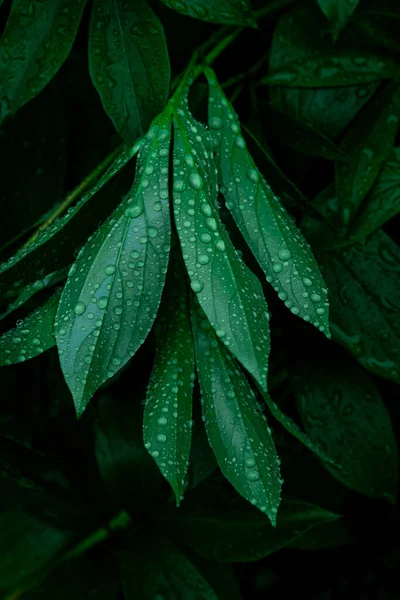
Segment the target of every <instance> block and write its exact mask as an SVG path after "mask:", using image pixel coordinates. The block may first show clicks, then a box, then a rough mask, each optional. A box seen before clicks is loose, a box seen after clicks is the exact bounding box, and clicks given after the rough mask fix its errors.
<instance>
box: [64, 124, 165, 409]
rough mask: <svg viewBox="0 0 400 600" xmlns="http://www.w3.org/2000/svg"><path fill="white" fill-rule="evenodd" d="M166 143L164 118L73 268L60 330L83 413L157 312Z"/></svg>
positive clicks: (162, 252) (162, 257)
mask: <svg viewBox="0 0 400 600" xmlns="http://www.w3.org/2000/svg"><path fill="white" fill-rule="evenodd" d="M169 143H170V123H169V120H168V117H164V116H163V115H161V116H160V117H159V118H157V119H156V120H155V122H154V124H153V126H152V128H151V129H150V130H149V133H148V134H147V138H146V141H145V142H144V143H143V145H142V146H141V150H140V153H139V157H138V165H137V170H136V178H135V182H134V184H133V186H132V188H131V190H130V191H129V192H128V194H127V195H126V196H125V198H124V199H123V201H122V202H121V204H120V205H119V206H118V208H117V209H116V210H115V211H114V213H113V214H112V215H111V216H110V218H109V219H108V220H107V221H106V222H105V223H104V224H103V225H102V226H101V227H100V228H99V229H98V230H97V231H96V232H95V234H93V236H92V237H91V238H89V240H88V242H87V244H86V245H85V246H84V247H83V248H82V250H81V251H80V253H79V255H78V258H77V260H76V262H75V263H74V265H73V266H72V268H71V270H70V272H69V276H68V280H67V283H66V286H65V288H64V291H63V295H62V297H61V301H60V306H59V311H58V314H57V322H56V327H55V331H56V339H57V345H58V349H59V355H60V362H61V367H62V370H63V373H64V377H65V380H66V382H67V384H68V386H69V388H70V390H71V393H72V395H73V398H74V402H75V408H76V412H77V414H78V415H81V414H82V412H83V411H84V410H85V408H86V405H87V403H88V402H89V400H90V398H91V397H92V396H93V394H94V392H95V391H96V390H97V389H98V388H99V387H100V385H101V384H102V383H104V381H106V380H107V379H108V378H110V377H112V376H113V375H115V373H116V372H117V371H119V370H120V369H121V367H123V366H124V365H125V364H126V363H127V361H128V360H129V359H130V358H131V357H132V356H133V355H134V354H135V352H136V350H137V349H138V348H139V346H141V344H142V343H143V341H144V340H145V338H146V336H147V334H148V332H149V331H150V328H151V326H152V324H153V322H154V319H155V316H156V314H157V310H158V306H159V303H160V299H161V292H162V289H163V283H164V279H165V273H166V269H167V265H168V257H169V237H170V221H169V205H168V155H169ZM156 192H157V194H156Z"/></svg>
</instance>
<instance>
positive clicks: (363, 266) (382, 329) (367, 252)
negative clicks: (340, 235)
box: [320, 231, 400, 383]
mask: <svg viewBox="0 0 400 600" xmlns="http://www.w3.org/2000/svg"><path fill="white" fill-rule="evenodd" d="M320 263H321V265H323V267H324V269H323V273H324V277H325V279H326V282H327V285H328V286H329V290H330V293H329V300H330V305H331V331H332V336H333V338H334V339H335V340H336V341H338V342H339V343H340V344H342V345H343V346H345V347H346V348H347V349H348V350H349V351H350V352H351V353H352V354H353V355H354V356H355V358H356V359H357V360H358V361H359V362H360V363H361V364H362V365H363V367H365V368H366V369H368V370H369V371H371V372H372V373H375V374H376V375H380V376H381V377H385V378H387V379H392V380H393V381H397V382H398V383H400V321H399V306H400V249H399V247H398V246H397V245H396V244H395V243H394V242H393V241H392V240H391V239H390V238H389V237H388V236H387V235H386V234H385V233H384V232H383V231H377V232H376V233H375V234H374V235H373V236H372V237H371V238H370V239H369V240H368V242H367V243H366V244H365V246H362V247H359V246H352V247H351V248H349V249H345V250H344V251H342V252H340V253H337V254H336V255H335V254H321V256H320Z"/></svg>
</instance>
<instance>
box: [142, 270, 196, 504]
mask: <svg viewBox="0 0 400 600" xmlns="http://www.w3.org/2000/svg"><path fill="white" fill-rule="evenodd" d="M175 269H177V265H176V263H175ZM179 275H181V276H180V277H179ZM183 275H184V273H183ZM166 292H167V294H165V296H164V297H163V305H162V307H161V311H160V314H159V316H158V318H157V321H156V341H157V353H156V358H155V363H154V366H153V371H152V374H151V379H150V383H149V387H148V390H147V397H146V406H145V410H144V417H143V440H144V445H145V448H146V449H147V450H148V451H149V453H150V455H151V456H152V457H153V458H154V460H155V461H156V463H157V465H158V467H159V469H160V471H161V473H162V474H163V475H164V477H165V479H166V480H167V481H169V483H170V484H171V487H172V489H173V490H174V492H175V496H176V502H177V505H178V506H179V504H180V501H181V500H182V498H183V492H184V489H185V484H186V474H187V469H188V465H189V454H190V444H191V437H192V431H191V428H192V420H191V419H192V394H193V382H194V348H193V340H192V332H191V329H190V316H189V303H188V296H187V290H186V281H185V277H184V276H182V272H181V271H180V270H178V271H177V273H176V275H175V277H173V276H172V274H171V279H170V281H169V282H168V284H167V288H166Z"/></svg>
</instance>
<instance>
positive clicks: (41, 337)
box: [0, 289, 61, 366]
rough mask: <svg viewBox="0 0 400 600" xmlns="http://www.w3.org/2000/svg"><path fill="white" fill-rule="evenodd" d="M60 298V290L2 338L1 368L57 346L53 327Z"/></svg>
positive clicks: (0, 348)
mask: <svg viewBox="0 0 400 600" xmlns="http://www.w3.org/2000/svg"><path fill="white" fill-rule="evenodd" d="M60 296H61V290H60V289H59V290H57V291H56V292H55V293H54V294H53V295H52V296H50V298H49V299H48V300H47V302H45V303H44V304H43V305H42V306H40V307H39V308H38V309H36V310H35V311H34V312H33V313H32V314H30V315H29V316H27V317H26V318H25V319H23V320H22V321H21V322H20V323H19V324H18V325H17V327H16V328H15V329H11V330H10V331H7V332H6V333H4V334H3V335H2V336H1V338H0V366H4V365H11V364H13V363H19V362H23V361H24V360H28V359H29V358H34V357H35V356H38V355H39V354H42V352H45V351H46V350H48V349H49V348H52V347H53V346H54V345H55V343H56V341H55V339H54V333H53V325H54V319H55V317H56V314H57V308H58V303H59V301H60Z"/></svg>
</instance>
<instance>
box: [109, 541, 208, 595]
mask: <svg viewBox="0 0 400 600" xmlns="http://www.w3.org/2000/svg"><path fill="white" fill-rule="evenodd" d="M135 541H136V542H137V550H136V551H134V550H133V551H123V552H121V554H120V570H121V581H122V588H123V591H124V597H125V598H126V600H137V599H138V598H140V600H155V599H156V598H157V599H158V598H171V600H173V599H175V598H176V599H178V598H179V599H180V598H182V600H218V598H217V596H216V594H215V592H214V591H213V589H212V588H211V586H210V585H209V583H208V582H207V581H206V579H205V578H204V577H203V575H202V574H201V573H200V571H199V570H198V569H197V568H196V566H195V565H194V564H193V563H192V562H191V560H190V559H189V558H188V557H187V556H186V555H185V554H184V553H183V552H182V551H181V550H180V549H178V548H177V546H175V544H173V543H172V542H171V541H170V540H169V539H167V538H166V537H163V536H160V535H157V534H155V533H153V532H151V535H149V534H148V533H146V534H141V535H140V536H139V538H137V539H136V540H135Z"/></svg>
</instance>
